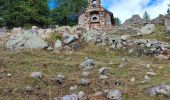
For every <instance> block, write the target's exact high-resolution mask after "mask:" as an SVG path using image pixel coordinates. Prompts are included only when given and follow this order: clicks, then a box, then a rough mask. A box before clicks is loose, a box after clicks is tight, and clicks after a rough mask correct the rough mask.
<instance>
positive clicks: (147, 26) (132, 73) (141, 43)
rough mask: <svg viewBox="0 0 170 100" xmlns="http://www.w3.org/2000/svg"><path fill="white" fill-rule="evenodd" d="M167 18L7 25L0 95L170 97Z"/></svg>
mask: <svg viewBox="0 0 170 100" xmlns="http://www.w3.org/2000/svg"><path fill="white" fill-rule="evenodd" d="M162 18H163V17H162V16H160V17H158V18H157V19H154V20H152V21H150V22H146V21H144V20H143V19H141V18H140V17H139V16H133V17H132V18H131V19H129V20H127V21H126V22H125V24H123V25H122V26H121V27H116V28H115V29H113V30H108V29H103V30H85V29H83V28H80V27H76V26H75V27H69V26H63V27H58V26H56V28H54V29H41V28H38V27H36V26H33V27H32V29H30V30H24V29H22V28H14V29H13V30H5V29H1V31H0V52H1V53H0V99H2V100H11V99H13V98H16V99H19V100H27V99H28V100H70V99H71V98H72V99H71V100H122V99H123V100H168V99H169V94H170V88H169V87H170V83H169V81H170V78H169V75H170V74H169V73H170V70H169V68H170V66H169V65H170V35H169V32H168V31H169V30H168V28H169V24H168V23H169V20H167V19H166V21H162ZM163 19H164V20H165V18H163ZM164 22H165V25H164V24H162V23H164Z"/></svg>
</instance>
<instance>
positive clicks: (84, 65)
mask: <svg viewBox="0 0 170 100" xmlns="http://www.w3.org/2000/svg"><path fill="white" fill-rule="evenodd" d="M94 66H95V62H94V60H93V59H88V58H87V60H85V61H84V62H83V63H81V64H80V67H82V68H83V71H88V70H91V69H93V67H94Z"/></svg>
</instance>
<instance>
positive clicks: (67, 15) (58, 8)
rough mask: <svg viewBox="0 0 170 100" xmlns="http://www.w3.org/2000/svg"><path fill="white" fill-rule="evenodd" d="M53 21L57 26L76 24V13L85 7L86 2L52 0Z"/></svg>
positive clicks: (84, 0)
mask: <svg viewBox="0 0 170 100" xmlns="http://www.w3.org/2000/svg"><path fill="white" fill-rule="evenodd" d="M53 2H54V3H55V8H54V9H53V14H52V15H53V21H54V23H56V24H59V25H71V26H72V25H75V24H77V22H78V13H79V12H80V11H83V10H84V9H85V8H86V6H87V0H53Z"/></svg>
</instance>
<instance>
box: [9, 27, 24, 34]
mask: <svg viewBox="0 0 170 100" xmlns="http://www.w3.org/2000/svg"><path fill="white" fill-rule="evenodd" d="M11 32H12V33H14V34H21V33H23V32H24V29H22V28H21V27H18V28H13V29H12V31H11Z"/></svg>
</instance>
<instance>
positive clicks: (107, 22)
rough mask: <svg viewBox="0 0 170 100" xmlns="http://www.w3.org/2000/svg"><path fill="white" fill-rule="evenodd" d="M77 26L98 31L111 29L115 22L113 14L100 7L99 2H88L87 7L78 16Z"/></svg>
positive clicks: (98, 0) (95, 0)
mask: <svg viewBox="0 0 170 100" xmlns="http://www.w3.org/2000/svg"><path fill="white" fill-rule="evenodd" d="M78 24H79V26H80V27H84V28H86V29H100V28H106V27H107V28H112V27H114V25H115V22H114V17H113V14H112V13H111V12H109V11H108V10H106V9H105V8H103V7H102V6H101V1H100V0H88V7H87V9H86V11H85V12H84V13H82V14H80V16H79V23H78Z"/></svg>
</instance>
